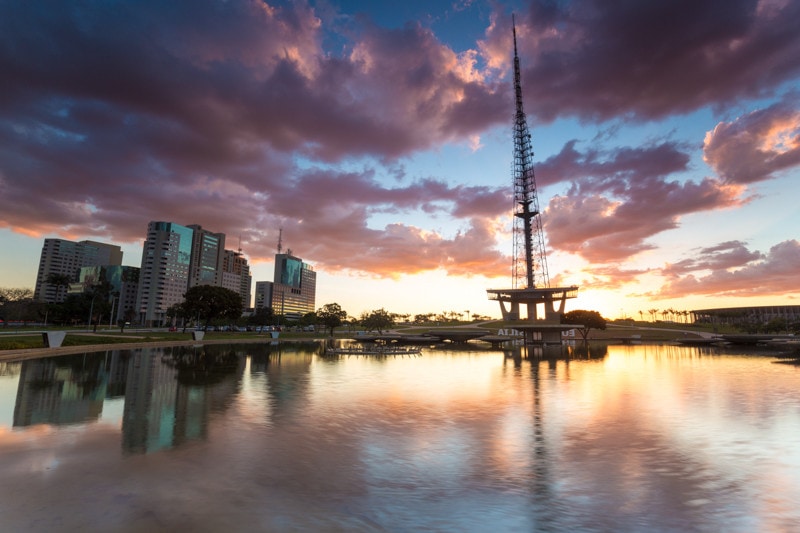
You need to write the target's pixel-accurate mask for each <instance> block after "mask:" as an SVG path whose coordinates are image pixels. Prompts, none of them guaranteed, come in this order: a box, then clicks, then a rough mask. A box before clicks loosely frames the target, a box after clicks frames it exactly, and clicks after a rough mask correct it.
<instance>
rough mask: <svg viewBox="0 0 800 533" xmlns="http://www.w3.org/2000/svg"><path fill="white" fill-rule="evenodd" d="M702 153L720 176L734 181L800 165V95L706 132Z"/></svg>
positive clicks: (762, 177)
mask: <svg viewBox="0 0 800 533" xmlns="http://www.w3.org/2000/svg"><path fill="white" fill-rule="evenodd" d="M703 154H704V159H705V161H706V163H708V164H709V165H710V166H711V167H712V168H713V169H714V170H715V171H716V172H717V173H718V174H719V175H720V176H721V177H723V178H724V179H725V180H727V181H729V182H733V183H745V184H747V183H755V182H758V181H763V180H766V179H769V178H772V177H773V174H775V173H776V172H780V171H781V170H786V169H789V168H793V167H796V166H798V165H800V98H798V96H797V95H796V94H793V95H790V96H787V97H786V98H784V99H783V100H782V101H780V102H778V103H776V104H773V105H772V106H770V107H768V108H766V109H762V110H758V111H753V112H752V113H748V114H747V115H744V116H742V117H739V118H738V119H736V120H734V121H731V122H721V123H719V124H717V126H716V127H715V128H714V130H713V131H710V132H708V133H707V134H706V138H705V142H704V143H703Z"/></svg>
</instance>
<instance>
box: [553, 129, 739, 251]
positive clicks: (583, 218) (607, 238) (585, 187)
mask: <svg viewBox="0 0 800 533" xmlns="http://www.w3.org/2000/svg"><path fill="white" fill-rule="evenodd" d="M575 144H576V143H575V142H574V141H571V142H569V143H567V144H566V145H565V146H564V148H563V149H562V150H561V152H560V153H558V154H556V155H555V156H553V157H551V158H550V159H548V160H547V161H545V162H544V163H542V165H540V166H539V167H538V168H537V180H538V179H539V178H540V177H544V178H545V179H544V181H545V182H547V178H548V177H550V176H556V177H557V180H558V181H561V180H569V181H570V182H571V186H570V188H569V189H568V191H567V192H566V193H565V194H564V195H559V196H555V197H554V198H552V199H551V200H550V203H549V205H548V206H547V209H546V210H545V212H544V214H543V217H544V226H545V231H546V233H547V237H548V242H549V247H550V248H552V249H557V250H562V251H565V252H571V253H577V254H578V255H580V256H581V257H583V258H585V259H587V260H589V261H592V262H598V263H605V262H614V261H622V260H624V259H626V258H628V257H631V256H634V255H636V254H638V253H640V252H643V251H646V250H650V249H652V248H653V245H652V244H650V243H648V240H647V239H648V238H649V237H652V236H654V235H656V234H658V233H660V232H662V231H666V230H669V229H673V228H676V227H678V224H679V220H680V217H681V216H682V215H686V214H689V213H695V212H700V211H706V210H712V209H720V208H724V207H731V206H735V205H740V204H741V202H742V200H741V195H742V193H743V192H744V189H743V187H741V186H736V185H733V184H725V183H723V182H721V181H720V180H716V179H713V178H705V179H703V180H701V181H700V182H695V181H692V180H686V181H678V180H676V179H670V178H669V177H668V176H670V175H672V174H674V173H678V172H680V171H683V170H686V169H687V165H688V157H687V156H686V154H685V153H683V152H682V151H681V150H679V149H678V147H677V146H676V145H673V144H669V143H665V144H661V145H656V146H650V147H643V148H637V149H632V148H621V149H617V150H609V151H604V152H601V151H598V150H597V149H594V148H592V149H589V150H587V151H586V152H585V153H581V152H579V151H578V150H576V148H575ZM551 181H552V178H551ZM556 183H557V181H556Z"/></svg>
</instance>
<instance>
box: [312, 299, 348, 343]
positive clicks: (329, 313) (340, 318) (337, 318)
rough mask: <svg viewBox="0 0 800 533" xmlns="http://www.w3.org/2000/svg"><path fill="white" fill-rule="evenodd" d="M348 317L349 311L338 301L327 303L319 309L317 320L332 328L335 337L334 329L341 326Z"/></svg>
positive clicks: (331, 332) (331, 334) (331, 331)
mask: <svg viewBox="0 0 800 533" xmlns="http://www.w3.org/2000/svg"><path fill="white" fill-rule="evenodd" d="M346 318H347V311H345V310H344V309H342V306H341V305H339V304H337V303H332V304H325V305H323V306H322V307H321V308H319V309H317V320H318V321H319V322H320V323H321V324H324V325H325V327H326V328H328V329H329V330H330V336H331V337H333V330H334V329H336V328H338V327H339V326H341V325H342V322H344V320H345V319H346Z"/></svg>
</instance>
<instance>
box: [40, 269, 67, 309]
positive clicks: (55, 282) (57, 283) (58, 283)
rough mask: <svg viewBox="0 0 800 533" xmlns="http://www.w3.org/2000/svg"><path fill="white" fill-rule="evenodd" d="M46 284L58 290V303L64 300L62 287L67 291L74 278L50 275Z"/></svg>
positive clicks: (56, 299)
mask: <svg viewBox="0 0 800 533" xmlns="http://www.w3.org/2000/svg"><path fill="white" fill-rule="evenodd" d="M45 283H47V284H48V285H52V286H54V287H55V288H56V294H55V301H56V302H58V301H60V300H63V299H64V298H60V296H61V287H64V288H65V289H66V288H67V287H69V285H70V283H72V277H71V276H68V275H66V274H49V275H48V276H47V279H46V280H45Z"/></svg>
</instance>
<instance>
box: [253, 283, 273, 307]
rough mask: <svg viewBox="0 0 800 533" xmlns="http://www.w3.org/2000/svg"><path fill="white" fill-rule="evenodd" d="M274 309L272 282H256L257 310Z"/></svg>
mask: <svg viewBox="0 0 800 533" xmlns="http://www.w3.org/2000/svg"><path fill="white" fill-rule="evenodd" d="M265 307H270V308H271V307H272V282H271V281H256V304H255V308H256V309H263V308H265Z"/></svg>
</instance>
